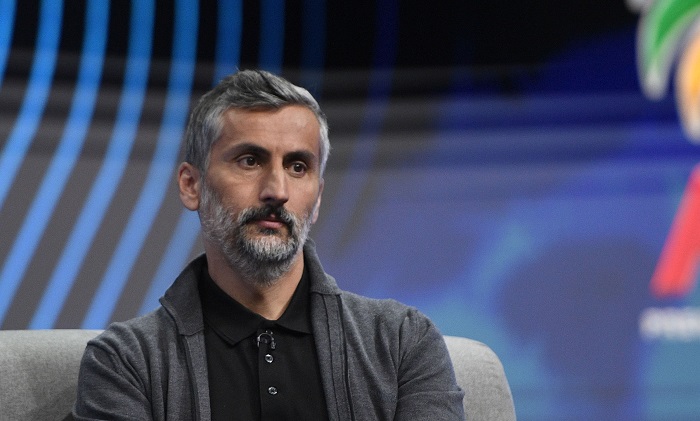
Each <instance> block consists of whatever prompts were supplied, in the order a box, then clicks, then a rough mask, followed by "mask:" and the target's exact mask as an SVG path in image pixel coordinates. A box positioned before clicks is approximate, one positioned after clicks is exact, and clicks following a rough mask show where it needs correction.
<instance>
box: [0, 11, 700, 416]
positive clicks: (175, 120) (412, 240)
mask: <svg viewBox="0 0 700 421" xmlns="http://www.w3.org/2000/svg"><path fill="white" fill-rule="evenodd" d="M629 3H630V4H628V3H625V2H624V1H623V0H610V1H590V0H566V1H562V0H533V1H526V2H524V1H518V2H516V1H457V0H455V1H443V2H423V1H398V0H377V1H373V2H324V1H320V0H298V1H283V0H261V1H259V2H258V1H255V2H254V1H242V2H241V1H220V2H214V1H202V2H200V3H197V2H192V1H186V0H181V1H175V2H160V1H157V2H152V1H148V0H139V1H133V2H129V1H125V0H115V1H112V2H111V3H110V2H107V1H97V0H93V1H90V0H87V1H74V0H66V1H63V2H61V1H55V0H46V1H21V2H14V1H10V0H0V77H1V78H0V83H1V85H0V328H2V329H26V328H30V329H46V328H104V327H106V326H107V325H108V324H109V322H111V321H116V320H124V319H127V318H131V317H134V316H136V315H139V314H143V313H145V312H147V311H150V310H152V309H154V308H155V307H156V306H157V300H158V298H159V297H160V296H161V295H162V293H163V292H164V291H165V289H166V288H167V287H168V286H169V284H170V283H171V282H172V280H173V279H174V277H175V276H176V275H177V274H178V273H179V272H180V270H181V269H182V268H183V267H184V265H185V264H186V263H187V261H188V260H190V259H191V258H193V257H194V256H195V255H197V254H198V253H200V252H201V244H200V242H199V238H198V235H199V230H198V226H199V224H198V220H197V217H196V214H194V213H191V212H188V211H185V210H183V208H182V205H181V204H180V202H179V199H178V196H177V192H176V185H175V169H176V167H177V165H178V163H179V161H180V159H181V155H180V154H181V151H180V146H181V138H182V133H183V130H184V126H185V124H186V119H187V115H188V113H189V110H190V108H191V106H192V104H193V102H194V101H195V100H196V99H197V98H198V97H199V96H200V95H201V94H202V93H204V92H205V91H206V90H208V89H209V88H211V87H212V86H213V85H214V84H215V83H216V81H218V80H219V79H221V78H222V77H223V76H224V75H226V74H228V73H231V72H232V71H234V70H235V69H236V68H264V69H267V70H270V71H273V72H279V73H281V74H283V75H284V76H286V77H287V78H289V79H290V80H292V81H293V82H294V83H297V84H300V85H302V86H305V87H307V88H308V89H309V90H310V91H311V92H312V93H313V94H314V95H315V96H316V97H317V98H318V99H319V102H320V103H321V106H322V108H323V109H324V110H325V112H326V114H327V116H328V120H329V124H330V133H331V144H332V150H331V157H330V160H329V165H328V170H327V172H326V176H325V179H326V184H325V190H324V196H323V203H322V207H321V216H320V218H319V222H318V223H317V224H316V225H315V227H314V228H313V230H312V237H313V238H314V240H315V241H316V243H317V246H318V249H319V254H320V257H321V260H322V262H323V263H324V266H325V269H326V271H327V272H329V273H331V274H332V275H334V277H336V278H337V280H338V282H339V284H340V286H341V287H342V288H344V289H347V290H351V291H354V292H357V293H360V294H364V295H369V296H373V297H382V298H384V297H390V298H395V299H397V300H400V301H403V302H405V303H407V304H410V305H413V306H416V307H417V308H419V309H420V310H421V311H423V312H424V313H426V314H427V315H428V316H430V317H431V318H432V319H433V320H434V321H435V323H436V324H437V325H438V327H439V328H440V330H441V331H442V332H443V333H444V334H448V335H457V336H466V337H470V338H474V339H477V340H480V341H483V342H485V343H487V344H488V345H489V346H490V347H491V348H493V349H494V350H495V351H496V353H497V354H498V355H499V356H500V358H501V360H502V362H503V364H504V367H505V370H506V374H507V375H508V378H509V381H510V385H511V388H512V392H513V397H514V400H515V406H516V412H517V414H518V419H519V420H537V421H539V420H670V419H673V420H697V419H700V358H698V357H699V356H700V321H699V320H700V316H699V315H698V314H700V310H699V309H698V308H699V307H697V306H699V305H700V304H699V303H698V301H699V299H700V296H699V295H698V292H697V291H696V289H695V287H694V283H695V281H696V279H695V273H697V272H692V276H690V278H689V279H690V281H691V282H690V283H689V284H688V282H686V283H687V284H688V285H689V286H688V288H686V290H684V291H683V292H682V293H676V294H671V295H669V294H659V293H658V291H657V292H655V290H653V289H652V288H651V287H650V285H651V283H652V281H651V280H652V277H653V275H654V273H655V270H656V268H657V265H658V263H659V261H660V256H661V255H662V250H663V249H664V245H665V244H666V243H667V240H668V238H669V233H670V232H671V231H672V226H673V224H674V221H675V220H677V219H678V216H677V215H679V212H680V210H681V206H680V204H681V202H682V199H683V198H684V197H686V198H691V199H692V197H691V196H693V195H692V194H691V193H693V191H695V192H698V193H697V194H700V190H699V189H700V188H696V189H695V190H693V184H692V183H691V182H690V181H691V180H692V174H693V168H694V167H695V165H696V164H698V162H700V146H698V145H697V144H695V143H693V141H692V140H690V139H689V137H688V135H687V134H686V133H684V131H683V130H682V128H681V124H680V119H679V113H678V109H677V105H676V100H675V98H674V91H673V90H672V89H671V90H669V91H668V92H667V93H666V94H665V95H664V96H662V97H661V98H658V99H656V100H654V99H650V98H649V97H647V96H645V95H644V93H643V90H642V88H641V87H640V80H639V79H640V78H639V71H638V67H637V65H638V57H637V50H636V48H637V36H638V32H637V31H638V25H639V21H640V15H641V13H640V10H638V9H635V7H633V6H632V5H631V3H633V2H629ZM674 83H675V82H674V81H673V80H672V79H671V80H669V84H670V86H673V85H674ZM693 197H695V196H693ZM688 200H690V199H688ZM693 215H695V216H696V218H695V219H698V218H700V215H697V213H695V214H693ZM693 230H695V231H693ZM684 232H689V233H690V234H693V233H695V234H693V235H694V236H693V235H691V240H692V239H693V238H694V239H695V240H692V241H690V243H691V246H689V247H690V250H691V251H693V252H694V253H695V255H698V252H700V240H698V239H700V226H699V225H698V224H697V223H696V224H695V225H693V224H690V225H689V227H685V228H684ZM693 241H694V242H693ZM693 244H694V246H693ZM693 247H694V248H693ZM691 254H692V253H691ZM690 263H691V266H692V265H695V266H693V267H694V268H697V263H698V261H697V258H695V260H692V259H691V260H690ZM686 281H687V280H686Z"/></svg>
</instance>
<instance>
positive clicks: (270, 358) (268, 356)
mask: <svg viewBox="0 0 700 421" xmlns="http://www.w3.org/2000/svg"><path fill="white" fill-rule="evenodd" d="M274 360H275V358H274V357H273V356H272V355H270V354H267V355H265V361H267V362H268V363H271V362H273V361H274Z"/></svg>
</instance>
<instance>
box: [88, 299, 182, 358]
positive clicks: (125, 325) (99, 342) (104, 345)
mask: <svg viewBox="0 0 700 421" xmlns="http://www.w3.org/2000/svg"><path fill="white" fill-rule="evenodd" d="M176 335H177V330H176V328H175V325H174V323H173V322H172V319H170V318H169V317H167V315H166V314H165V313H164V309H163V308H162V307H159V308H158V309H156V310H154V311H152V312H150V313H147V314H145V315H143V316H139V317H135V318H133V319H129V320H126V321H122V322H114V323H112V324H110V325H109V326H108V327H107V329H105V330H104V331H103V332H102V333H100V334H99V335H98V336H96V337H95V338H93V339H92V340H90V341H89V342H88V346H93V347H97V348H101V349H103V350H105V351H107V352H109V353H124V352H127V353H128V352H138V351H139V350H140V351H143V349H144V348H151V347H153V346H154V345H155V344H157V343H161V342H162V339H165V338H166V337H174V336H176Z"/></svg>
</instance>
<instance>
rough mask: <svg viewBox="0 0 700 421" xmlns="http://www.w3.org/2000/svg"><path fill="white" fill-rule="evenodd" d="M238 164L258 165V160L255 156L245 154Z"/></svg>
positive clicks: (245, 165)
mask: <svg viewBox="0 0 700 421" xmlns="http://www.w3.org/2000/svg"><path fill="white" fill-rule="evenodd" d="M238 164H240V165H241V166H243V167H255V166H257V165H258V160H257V159H255V157H254V156H244V157H242V158H240V159H239V160H238Z"/></svg>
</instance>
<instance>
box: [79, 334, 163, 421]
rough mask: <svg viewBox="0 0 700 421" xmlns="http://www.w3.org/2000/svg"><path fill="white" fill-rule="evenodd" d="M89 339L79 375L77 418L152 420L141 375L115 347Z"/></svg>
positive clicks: (149, 404)
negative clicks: (90, 341) (126, 362)
mask: <svg viewBox="0 0 700 421" xmlns="http://www.w3.org/2000/svg"><path fill="white" fill-rule="evenodd" d="M103 345H104V344H99V345H98V344H96V343H89V344H88V346H87V348H86V349H85V353H84V354H83V359H82V362H81V366H80V374H79V376H78V395H77V400H76V402H75V406H74V408H73V417H74V418H75V419H76V420H103V419H110V420H151V419H152V413H151V403H150V402H149V399H148V398H147V396H146V394H145V391H144V388H143V385H142V384H143V383H142V381H141V380H140V378H139V376H138V375H137V373H136V372H135V370H134V369H133V367H130V366H129V365H128V364H125V362H124V360H123V359H122V358H121V357H120V355H118V354H117V353H116V352H114V350H111V349H106V348H105V347H104V346H103Z"/></svg>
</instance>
